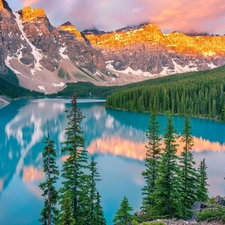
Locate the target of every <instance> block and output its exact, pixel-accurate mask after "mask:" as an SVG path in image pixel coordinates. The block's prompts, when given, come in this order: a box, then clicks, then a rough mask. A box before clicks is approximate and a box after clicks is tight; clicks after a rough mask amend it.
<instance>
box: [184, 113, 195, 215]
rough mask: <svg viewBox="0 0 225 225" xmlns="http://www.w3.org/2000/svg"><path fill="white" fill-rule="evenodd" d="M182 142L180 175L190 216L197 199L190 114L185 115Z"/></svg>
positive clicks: (185, 206) (187, 212)
mask: <svg viewBox="0 0 225 225" xmlns="http://www.w3.org/2000/svg"><path fill="white" fill-rule="evenodd" d="M181 142H183V143H184V148H183V151H182V153H181V157H180V167H181V173H180V176H181V182H182V194H183V204H184V216H189V215H190V212H191V211H190V209H191V207H192V205H193V203H194V202H195V201H196V190H197V171H196V169H195V161H194V159H193V154H192V152H191V150H192V148H193V146H194V141H193V137H192V136H191V126H190V119H189V117H188V116H186V117H185V121H184V127H183V134H182V138H181Z"/></svg>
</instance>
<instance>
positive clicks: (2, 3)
mask: <svg viewBox="0 0 225 225" xmlns="http://www.w3.org/2000/svg"><path fill="white" fill-rule="evenodd" d="M0 9H7V10H8V11H10V12H12V10H11V9H10V7H9V5H8V3H7V2H6V1H5V0H0Z"/></svg>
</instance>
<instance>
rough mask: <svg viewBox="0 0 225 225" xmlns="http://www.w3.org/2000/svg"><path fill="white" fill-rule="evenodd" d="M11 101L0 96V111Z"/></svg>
mask: <svg viewBox="0 0 225 225" xmlns="http://www.w3.org/2000/svg"><path fill="white" fill-rule="evenodd" d="M10 101H11V99H9V98H7V97H5V96H2V95H0V109H1V108H3V107H5V106H7V105H9V104H10Z"/></svg>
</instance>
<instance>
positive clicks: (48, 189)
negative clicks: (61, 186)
mask: <svg viewBox="0 0 225 225" xmlns="http://www.w3.org/2000/svg"><path fill="white" fill-rule="evenodd" d="M55 158H56V151H55V146H54V141H53V140H51V139H50V137H49V132H48V136H47V138H46V141H45V147H44V152H43V162H44V172H45V175H46V180H45V181H44V182H42V183H41V184H40V185H39V187H40V188H41V189H42V191H43V194H42V196H43V197H44V199H45V201H44V208H43V210H42V211H41V218H40V219H39V221H40V222H41V223H42V224H43V225H51V224H55V221H56V216H57V213H58V210H57V209H56V204H57V201H58V192H57V191H56V189H55V186H54V185H55V183H56V181H57V179H58V176H59V171H58V167H57V166H56V162H55Z"/></svg>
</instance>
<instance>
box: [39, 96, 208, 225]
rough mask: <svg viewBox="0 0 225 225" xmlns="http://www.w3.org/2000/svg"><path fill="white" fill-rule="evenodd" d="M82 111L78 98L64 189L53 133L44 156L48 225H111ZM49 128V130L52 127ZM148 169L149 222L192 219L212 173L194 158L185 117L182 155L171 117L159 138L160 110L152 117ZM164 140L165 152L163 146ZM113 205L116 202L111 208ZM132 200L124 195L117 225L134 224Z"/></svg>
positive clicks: (145, 174) (44, 218)
mask: <svg viewBox="0 0 225 225" xmlns="http://www.w3.org/2000/svg"><path fill="white" fill-rule="evenodd" d="M83 118H84V117H83V115H82V113H81V111H80V110H79V109H78V107H77V97H76V94H74V96H73V98H72V108H71V109H70V110H68V111H67V119H68V124H67V127H66V130H65V136H66V140H65V141H64V142H63V148H62V149H61V152H62V153H65V154H66V155H67V159H66V161H65V162H64V163H63V167H62V171H61V176H62V180H63V181H62V185H61V188H60V189H59V190H56V188H55V184H56V182H57V180H58V178H59V176H60V172H59V170H58V167H57V165H56V150H55V144H54V141H53V140H51V138H50V135H49V131H48V136H47V137H46V141H45V147H44V152H43V163H44V172H45V175H46V176H45V181H44V182H42V183H41V184H40V188H41V189H42V191H43V197H44V207H43V209H42V211H41V218H40V219H39V221H40V222H41V223H42V224H43V225H75V224H79V225H106V220H105V218H104V214H103V209H102V206H101V196H100V193H99V192H98V190H97V188H96V183H97V182H98V181H100V180H101V179H100V174H99V172H98V170H97V163H96V162H95V160H94V157H92V158H91V161H90V162H88V157H87V151H86V150H85V148H84V146H85V140H84V135H83V131H82V129H81V126H80V125H81V121H82V119H83ZM48 127H49V126H48ZM146 137H147V139H148V143H147V146H146V159H145V166H146V169H145V171H143V173H142V175H143V177H144V179H145V182H146V184H145V186H144V187H143V189H142V194H143V204H142V211H143V212H144V214H143V215H144V217H145V219H146V220H147V219H153V218H162V217H177V218H188V217H189V216H190V215H191V206H192V204H193V203H194V201H196V200H198V201H206V200H207V199H208V195H207V192H208V191H207V174H206V168H207V167H206V164H205V160H203V161H202V162H201V164H200V166H199V168H198V169H196V165H195V162H194V159H193V155H192V152H191V150H192V147H193V138H192V136H191V126H190V120H189V117H186V118H185V123H184V127H183V134H182V142H183V143H184V149H183V152H182V153H181V156H180V157H178V156H177V155H176V152H177V144H176V138H177V137H176V130H175V128H174V125H173V121H172V116H171V115H170V114H169V116H168V121H167V126H166V129H165V134H164V135H163V137H161V136H160V135H159V123H158V121H157V119H156V111H154V112H153V113H152V114H151V119H150V124H149V126H148V130H147V132H146ZM162 141H163V142H164V147H162V146H161V143H162ZM109 204H110V203H109ZM131 210H133V209H132V207H131V206H130V205H129V201H128V199H127V198H126V197H125V196H124V198H123V200H122V202H121V205H120V208H119V209H118V210H117V211H116V215H115V217H114V219H113V223H114V224H115V225H126V224H131V221H132V220H133V219H135V218H134V216H133V215H132V214H130V211H131Z"/></svg>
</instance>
